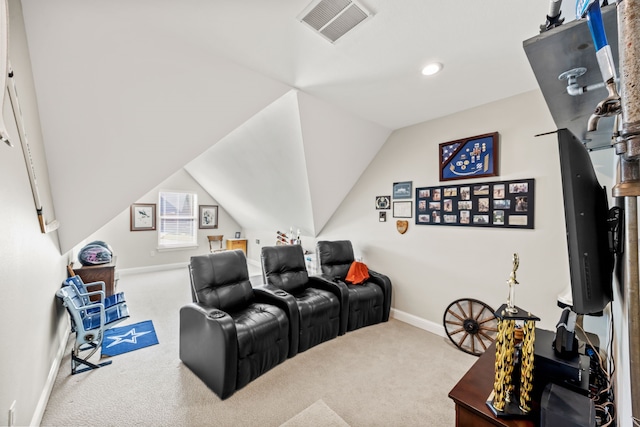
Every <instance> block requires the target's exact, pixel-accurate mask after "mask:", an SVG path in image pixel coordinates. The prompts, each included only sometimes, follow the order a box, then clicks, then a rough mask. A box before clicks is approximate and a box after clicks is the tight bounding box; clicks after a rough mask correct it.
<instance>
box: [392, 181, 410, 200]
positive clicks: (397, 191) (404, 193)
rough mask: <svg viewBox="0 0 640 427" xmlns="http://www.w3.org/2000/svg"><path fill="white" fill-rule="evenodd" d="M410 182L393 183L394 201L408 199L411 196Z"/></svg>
mask: <svg viewBox="0 0 640 427" xmlns="http://www.w3.org/2000/svg"><path fill="white" fill-rule="evenodd" d="M412 186H413V182H412V181H404V182H394V183H393V198H394V199H410V198H411V197H413V194H412Z"/></svg>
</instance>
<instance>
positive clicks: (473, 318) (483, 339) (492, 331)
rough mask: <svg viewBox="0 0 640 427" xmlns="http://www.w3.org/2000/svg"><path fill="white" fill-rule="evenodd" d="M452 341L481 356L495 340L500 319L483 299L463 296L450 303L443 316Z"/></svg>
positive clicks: (460, 347)
mask: <svg viewBox="0 0 640 427" xmlns="http://www.w3.org/2000/svg"><path fill="white" fill-rule="evenodd" d="M443 323H444V329H445V331H446V332H447V336H448V337H449V339H450V340H451V342H452V343H454V344H455V345H456V347H458V348H459V349H460V350H462V351H464V352H465V353H469V354H473V355H474V356H480V355H481V354H482V353H484V352H485V350H486V349H487V348H489V346H490V345H491V343H493V341H495V339H496V334H497V332H498V319H497V318H496V316H495V314H494V310H493V309H492V308H491V307H489V306H488V305H487V304H485V303H483V302H482V301H478V300H475V299H470V298H462V299H459V300H456V301H454V302H452V303H451V304H449V307H447V309H446V310H445V312H444V317H443Z"/></svg>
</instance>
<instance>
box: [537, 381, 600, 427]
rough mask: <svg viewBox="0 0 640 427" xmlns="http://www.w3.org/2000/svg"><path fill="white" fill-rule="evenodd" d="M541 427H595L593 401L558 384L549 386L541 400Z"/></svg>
mask: <svg viewBox="0 0 640 427" xmlns="http://www.w3.org/2000/svg"><path fill="white" fill-rule="evenodd" d="M540 426H541V427H558V426H562V427H595V426H596V408H595V405H594V403H593V400H591V399H589V398H588V397H587V396H583V395H582V394H580V393H576V392H575V391H571V390H568V389H566V388H564V387H561V386H559V385H557V384H548V385H547V386H546V387H545V388H544V391H543V392H542V399H541V400H540Z"/></svg>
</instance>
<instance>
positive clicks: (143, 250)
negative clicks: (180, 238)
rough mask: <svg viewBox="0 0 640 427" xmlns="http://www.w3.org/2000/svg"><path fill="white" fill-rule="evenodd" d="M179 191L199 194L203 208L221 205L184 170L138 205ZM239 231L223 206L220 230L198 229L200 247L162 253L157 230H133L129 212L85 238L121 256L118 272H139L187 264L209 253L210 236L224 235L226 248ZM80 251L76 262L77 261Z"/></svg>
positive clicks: (236, 224) (219, 223)
mask: <svg viewBox="0 0 640 427" xmlns="http://www.w3.org/2000/svg"><path fill="white" fill-rule="evenodd" d="M161 190H176V191H188V192H195V193H196V194H197V195H198V204H199V205H217V204H218V202H216V201H215V200H214V199H213V198H212V197H211V196H210V195H209V194H208V193H207V192H206V191H205V190H204V189H203V188H202V187H201V186H200V185H199V184H198V183H197V182H196V181H195V180H194V179H193V178H192V177H191V175H189V174H188V173H187V172H186V171H185V170H184V169H180V170H179V171H178V172H176V173H174V174H173V175H171V176H170V177H169V178H167V179H166V180H165V181H163V182H162V183H161V184H160V185H158V186H157V187H156V188H154V189H153V190H151V191H150V192H148V193H147V194H146V195H144V196H143V197H141V198H140V199H139V200H137V201H136V202H137V203H156V204H157V203H158V192H159V191H161ZM236 231H241V228H240V226H239V225H238V223H237V222H236V221H235V220H234V219H233V218H232V217H231V216H229V214H228V213H227V211H225V210H224V209H223V208H222V207H221V206H219V207H218V228H215V229H198V247H197V248H185V249H176V250H164V251H158V250H157V246H158V233H157V231H130V213H129V209H126V210H124V211H122V212H121V213H120V214H119V215H118V216H116V217H115V218H114V219H113V220H111V221H109V222H108V223H107V224H106V225H105V226H104V227H102V228H101V229H99V230H98V231H97V232H95V233H94V234H92V235H91V236H90V237H88V238H87V239H85V241H84V243H88V242H91V241H93V240H103V241H105V242H107V243H108V244H109V245H110V246H111V247H112V249H113V251H114V254H115V255H116V256H117V262H116V271H117V270H122V269H138V268H144V267H151V266H162V265H172V264H180V263H182V264H185V265H186V264H187V263H188V262H189V258H190V257H191V256H193V255H202V254H205V253H209V241H208V240H207V236H208V235H214V234H222V235H223V236H224V242H223V247H224V245H226V240H227V239H228V238H233V237H234V236H235V233H236ZM81 246H82V245H80V247H81ZM77 249H79V248H76V251H75V254H76V255H75V258H74V261H75V262H77Z"/></svg>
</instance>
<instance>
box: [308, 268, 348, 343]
mask: <svg viewBox="0 0 640 427" xmlns="http://www.w3.org/2000/svg"><path fill="white" fill-rule="evenodd" d="M309 287H312V288H317V289H322V290H325V291H329V292H331V293H332V294H334V295H335V296H336V297H337V298H338V300H339V301H340V329H339V330H338V334H339V335H344V334H345V333H346V332H347V322H348V321H349V289H348V288H347V285H346V284H345V283H344V282H341V281H334V280H330V279H328V278H327V277H326V276H325V275H316V276H309Z"/></svg>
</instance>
